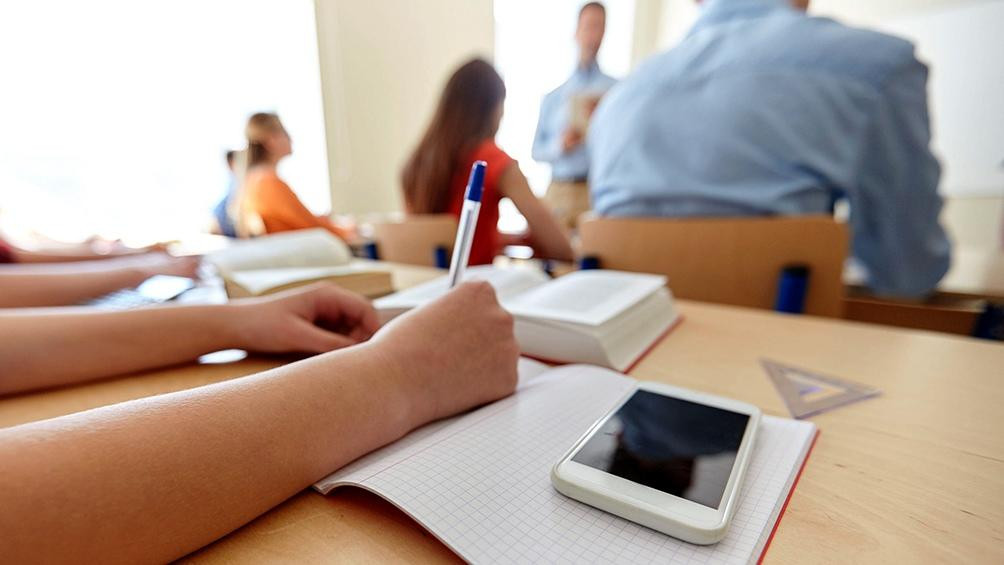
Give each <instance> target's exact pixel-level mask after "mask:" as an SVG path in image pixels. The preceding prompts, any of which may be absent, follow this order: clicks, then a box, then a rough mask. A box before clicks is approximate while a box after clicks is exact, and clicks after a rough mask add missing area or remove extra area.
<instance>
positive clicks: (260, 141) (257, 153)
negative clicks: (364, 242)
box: [238, 113, 352, 240]
mask: <svg viewBox="0 0 1004 565" xmlns="http://www.w3.org/2000/svg"><path fill="white" fill-rule="evenodd" d="M245 134H246V135H247V141H248V147H247V155H246V158H247V163H246V166H247V171H246V173H245V174H244V180H243V183H242V187H241V190H240V204H239V206H238V208H239V210H240V216H241V217H240V220H239V223H241V222H243V223H244V224H245V225H244V226H240V225H239V226H238V227H239V228H241V229H243V230H244V231H246V232H247V233H244V234H242V235H259V233H258V232H260V231H261V230H262V229H263V230H264V232H266V233H276V232H283V231H290V230H301V229H307V228H325V229H327V230H328V231H330V232H331V233H333V234H335V235H337V236H338V237H340V238H342V239H346V240H347V239H349V238H350V237H351V236H352V232H351V230H348V229H346V228H343V227H340V226H337V225H335V224H334V223H333V222H332V221H331V220H330V219H328V218H326V217H324V216H315V215H314V214H313V213H312V212H311V211H310V210H308V209H307V207H306V206H304V205H303V203H302V202H300V199H299V198H297V197H296V194H294V193H293V190H292V189H291V188H290V187H289V185H288V184H286V183H285V182H283V180H282V179H280V178H279V174H278V172H277V170H276V168H277V167H278V165H279V161H281V160H282V159H283V158H285V157H286V156H288V155H290V154H291V153H292V152H293V145H292V141H291V140H290V137H289V134H288V133H286V128H284V127H283V126H282V122H280V121H279V116H277V115H275V114H266V113H258V114H254V115H252V116H251V117H250V118H248V123H247V128H246V130H245ZM254 224H259V225H254Z"/></svg>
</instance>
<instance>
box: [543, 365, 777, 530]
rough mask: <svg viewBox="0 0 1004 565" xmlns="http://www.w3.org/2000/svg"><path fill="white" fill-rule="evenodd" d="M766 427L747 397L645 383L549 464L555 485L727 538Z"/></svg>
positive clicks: (610, 506)
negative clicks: (759, 432)
mask: <svg viewBox="0 0 1004 565" xmlns="http://www.w3.org/2000/svg"><path fill="white" fill-rule="evenodd" d="M759 425H760V409H759V408H757V407H756V406H753V405H751V404H746V403H745V402H739V401H736V400H730V399H728V398H722V397H719V396H713V395H710V394H704V393H701V392H696V391H692V390H687V389H683V388H678V387H674V386H669V385H664V384H660V383H650V382H642V383H639V385H638V388H637V389H636V390H635V391H634V393H633V394H631V395H629V396H628V397H627V398H625V399H624V401H622V402H621V403H620V404H619V405H618V406H617V407H615V408H614V409H613V410H612V411H611V412H610V414H608V415H606V416H604V417H603V418H602V419H600V421H598V422H597V423H596V424H594V425H593V427H592V428H590V430H589V431H588V432H586V434H585V435H584V436H582V438H581V439H579V441H578V442H576V443H575V445H574V446H573V447H572V449H571V450H569V451H568V453H566V454H565V456H564V457H562V458H561V460H560V461H559V462H558V464H557V465H555V466H554V468H553V469H552V470H551V482H552V483H553V484H554V488H556V489H557V490H558V492H560V493H562V494H564V495H566V496H568V497H571V498H574V499H576V500H579V501H581V502H585V503H586V504H589V505H591V506H595V507H596V508H599V509H601V510H605V511H607V512H610V513H611V514H616V515H618V516H620V517H622V518H626V519H628V520H631V521H632V522H637V523H639V524H641V525H643V526H648V527H649V528H652V529H654V530H658V531H660V532H663V533H665V534H669V535H671V536H673V537H676V538H679V539H682V540H685V541H689V542H691V543H697V544H711V543H715V542H717V541H719V540H721V539H722V538H723V537H725V532H726V530H727V528H728V526H729V522H730V521H731V519H732V515H733V514H734V513H735V510H736V505H737V498H738V495H739V487H740V485H741V484H742V480H743V475H744V474H745V472H746V466H747V465H748V463H749V459H750V454H751V452H752V449H753V440H754V438H755V436H756V431H757V428H758V427H759Z"/></svg>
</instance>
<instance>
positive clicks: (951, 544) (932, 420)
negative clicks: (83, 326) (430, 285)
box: [0, 268, 1004, 563]
mask: <svg viewBox="0 0 1004 565" xmlns="http://www.w3.org/2000/svg"><path fill="white" fill-rule="evenodd" d="M399 272H400V273H401V275H400V277H401V278H400V279H399V280H401V281H406V282H409V283H412V284H413V283H416V282H419V281H420V280H424V279H425V278H428V277H430V276H433V275H435V274H438V273H436V272H435V271H432V272H430V270H425V269H416V268H409V269H405V270H402V271H399ZM681 309H682V311H683V313H684V315H685V317H686V320H685V321H684V323H683V324H682V325H681V326H680V327H678V328H677V329H676V330H675V331H674V332H673V333H671V334H670V335H669V336H668V337H667V338H666V339H665V340H664V341H663V342H662V343H661V344H659V345H658V346H657V347H656V348H655V349H654V350H653V351H652V353H651V354H650V355H649V356H648V357H647V358H646V359H645V360H644V361H643V362H642V363H641V364H639V366H638V367H636V368H635V369H634V370H633V371H632V375H633V376H635V377H638V378H641V379H649V380H657V381H663V382H668V383H673V384H678V385H682V386H687V387H691V388H695V389H700V390H705V391H708V392H712V393H717V394H723V395H727V396H732V397H735V398H739V399H742V400H746V401H748V402H752V403H754V404H757V405H759V406H761V407H762V408H763V409H764V410H765V411H766V412H767V413H770V414H779V415H784V414H785V411H784V406H783V404H782V402H781V400H780V398H779V397H778V396H777V394H776V393H775V391H774V389H773V387H772V385H771V384H770V382H769V380H768V379H767V377H766V375H765V374H764V373H763V371H762V369H761V368H760V367H759V364H758V360H759V359H760V358H761V357H766V358H770V359H775V360H777V361H780V362H784V363H788V364H792V365H796V366H801V367H804V368H806V369H812V370H815V371H819V372H823V373H828V374H832V375H835V376H840V377H844V378H848V379H853V380H857V381H860V382H863V383H867V384H870V385H874V386H877V387H879V388H881V389H882V390H883V391H884V393H883V395H882V396H880V397H878V398H875V399H871V400H866V401H863V402H860V403H858V404H854V405H850V406H847V407H844V408H841V409H838V410H835V411H833V412H830V413H826V414H822V415H820V416H817V417H815V418H813V421H815V422H816V423H817V424H818V425H819V427H820V429H821V430H822V435H821V436H820V438H819V441H818V443H817V445H816V448H815V450H814V452H813V454H812V456H811V458H810V459H809V462H808V465H807V467H806V470H805V472H804V474H803V476H802V479H801V482H800V483H799V485H798V488H797V490H796V491H795V494H794V496H793V497H792V499H791V503H790V505H789V506H788V510H787V512H786V514H785V516H784V519H783V520H782V521H781V524H780V527H779V529H778V531H777V535H776V537H775V538H774V541H773V543H772V544H771V547H770V550H769V551H768V553H767V559H766V560H767V562H768V563H801V562H805V561H807V560H813V561H827V562H835V563H846V562H862V561H867V562H876V561H883V562H891V561H900V562H904V563H914V562H967V563H977V562H984V563H1002V562H1004V436H1002V434H1001V432H1002V430H1004V410H1002V407H1004V345H1001V344H998V343H992V342H981V341H977V340H972V339H968V338H959V337H953V336H945V335H940V334H934V333H928V332H919V331H907V330H897V329H889V328H882V327H878V326H868V325H863V324H856V323H851V322H844V321H838V320H824V319H816V318H809V317H793V316H786V315H781V314H775V313H772V312H763V311H756V310H747V309H740V308H733V307H726V306H713V305H707V304H700V303H694V302H685V301H684V302H681ZM277 363H278V361H277V360H274V359H273V360H268V359H258V358H252V359H247V360H244V361H240V362H236V363H231V364H225V365H192V366H186V367H179V368H174V369H170V370H165V371H158V372H154V373H150V374H147V375H138V376H130V377H125V378H118V379H112V380H107V381H103V382H98V383H92V384H89V385H83V386H78V387H72V388H66V389H61V390H56V391H51V392H44V393H39V394H29V395H21V396H16V397H10V398H6V399H2V400H0V426H10V425H14V424H18V423H21V422H28V421H32V420H38V419H42V418H47V417H52V416H57V415H60V414H67V413H70V412H75V411H79V410H84V409H87V408H91V407H95V406H101V405H106V404H110V403H113V402H119V401H123V400H127V399H130V398H138V397H142V396H147V395H151V394H159V393H163V392H168V391H174V390H180V389H184V388H189V387H193V386H198V385H202V384H206V383H210V382H215V381H219V380H223V379H227V378H232V377H236V376H240V375H245V374H249V373H252V372H255V371H259V370H262V369H265V368H268V367H272V366H274V365H276V364H277ZM187 560H188V561H191V562H196V563H200V562H207V563H208V562H213V563H238V562H240V563H244V562H255V561H257V562H263V561H308V562H320V561H324V562H358V561H389V560H396V561H435V562H447V561H453V562H455V561H457V558H456V557H455V556H454V555H453V554H452V553H450V552H449V551H448V550H447V549H446V548H445V547H444V546H443V545H441V544H440V543H439V542H438V541H437V540H435V538H433V537H432V536H431V535H429V534H427V533H426V532H424V531H423V530H422V529H421V528H419V527H418V526H417V525H416V524H415V523H414V522H412V521H410V520H409V519H408V518H407V517H406V516H405V515H403V514H402V513H400V512H399V511H397V510H396V509H394V508H393V507H392V506H391V505H390V504H388V503H386V502H384V501H382V500H381V499H379V498H377V497H376V496H374V495H370V494H367V493H365V492H362V491H357V490H353V489H343V490H342V491H336V493H335V494H333V495H332V496H329V497H323V496H320V495H319V494H317V493H315V492H313V491H311V490H305V491H303V492H301V493H300V494H299V495H297V496H295V497H294V498H292V499H290V500H288V501H286V502H285V503H284V504H282V505H280V506H278V507H276V508H274V509H273V510H271V511H270V512H268V513H267V514H265V515H263V516H261V517H259V518H258V519H256V520H255V521H253V522H251V523H250V524H248V525H247V526H245V527H243V528H241V529H240V530H237V531H236V532H233V533H232V534H230V535H228V536H227V537H225V538H223V539H221V540H219V541H217V542H216V543H214V544H212V545H210V546H208V547H206V548H204V549H203V550H201V551H199V552H197V553H195V554H193V555H191V556H189V557H188V558H187Z"/></svg>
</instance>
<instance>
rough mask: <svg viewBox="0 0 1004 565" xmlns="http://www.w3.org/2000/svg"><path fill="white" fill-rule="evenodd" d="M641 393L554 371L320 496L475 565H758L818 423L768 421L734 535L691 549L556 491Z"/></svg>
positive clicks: (326, 484) (352, 471) (381, 457)
mask: <svg viewBox="0 0 1004 565" xmlns="http://www.w3.org/2000/svg"><path fill="white" fill-rule="evenodd" d="M634 387H635V381H634V380H632V379H628V378H626V377H624V376H621V375H618V374H616V373H613V372H611V371H607V370H605V369H600V368H596V367H587V366H582V365H573V366H566V367H562V368H559V369H555V370H552V371H548V372H547V373H545V374H544V375H543V376H541V377H539V378H537V379H536V380H534V381H533V382H532V383H531V384H530V385H529V386H525V387H524V388H522V389H521V390H520V392H519V393H518V394H517V395H515V396H513V397H510V398H508V399H505V400H503V401H500V402H496V403H494V404H491V405H489V406H486V407H484V408H482V409H480V410H477V411H474V412H471V413H469V414H466V415H463V416H460V417H457V418H454V419H452V420H447V421H445V422H438V423H436V424H433V425H432V426H427V427H425V428H422V429H420V430H417V431H416V432H415V433H413V434H410V435H408V436H406V437H405V438H404V439H403V440H401V441H399V442H397V443H395V444H392V445H391V446H388V447H387V448H384V449H382V450H379V451H377V452H374V453H372V454H370V455H369V456H367V457H364V458H362V459H360V460H358V461H356V462H355V463H353V464H351V465H349V466H347V467H345V468H343V469H341V470H340V471H338V472H336V473H335V474H333V475H331V476H329V477H327V478H325V479H324V480H322V481H321V482H320V483H318V484H317V485H315V488H317V489H318V490H319V491H321V492H324V493H327V492H329V491H330V490H331V489H333V488H335V487H337V486H341V485H355V486H360V487H363V488H366V489H368V490H371V491H373V492H375V493H377V494H379V495H381V496H383V497H384V498H386V499H388V500H389V501H391V502H392V503H394V504H395V505H396V506H398V507H399V508H401V509H402V510H404V511H405V512H406V513H408V514H409V515H411V516H412V517H413V518H414V519H416V520H417V521H418V522H420V523H421V524H422V525H423V526H425V527H426V528H427V529H428V530H429V531H430V532H432V533H433V534H434V535H436V536H437V537H438V538H439V539H440V540H442V541H443V542H444V543H445V544H446V545H448V546H449V547H450V548H451V549H453V550H454V551H455V552H456V553H458V554H459V555H460V556H461V557H463V558H464V559H466V560H468V561H470V562H474V563H484V562H498V561H502V562H515V563H531V562H533V563H536V562H548V563H573V562H574V563H581V562H620V563H627V562H639V561H644V562H659V563H708V562H730V563H746V562H753V561H756V559H757V558H758V557H759V555H760V552H761V551H762V548H763V545H764V544H765V542H766V540H767V537H768V536H769V533H770V530H771V528H772V526H773V524H774V522H775V521H776V519H777V515H778V513H779V511H780V508H781V506H782V504H783V502H784V499H785V495H786V494H787V492H788V490H789V489H790V488H791V484H792V481H793V480H794V477H795V475H796V474H797V472H798V469H799V468H800V466H801V461H802V460H803V459H804V457H805V453H806V451H807V449H808V447H809V445H810V443H811V440H812V438H813V437H814V435H815V426H814V425H813V424H811V423H808V422H797V421H794V420H783V419H778V418H772V417H769V416H766V417H764V418H763V419H762V421H761V429H760V430H759V434H758V438H757V442H756V444H755V446H754V450H753V459H752V460H751V461H750V466H749V468H748V469H747V476H746V478H745V482H744V485H743V490H742V493H741V496H740V502H739V506H738V508H737V511H736V514H735V516H734V517H733V520H732V524H731V526H730V528H729V533H728V534H727V536H726V537H725V539H724V540H722V541H721V542H719V543H717V544H715V545H712V546H697V545H692V544H689V543H686V542H682V541H679V540H676V539H674V538H671V537H669V536H666V535H664V534H661V533H659V532H656V531H654V530H650V529H648V528H645V527H644V526H639V525H637V524H634V523H633V522H629V521H627V520H624V519H622V518H619V517H617V516H613V515H611V514H607V513H606V512H603V511H601V510H598V509H595V508H592V507H590V506H588V505H585V504H583V503H580V502H578V501H575V500H572V499H569V498H566V497H564V496H562V495H561V494H559V493H558V492H557V491H555V490H554V488H553V487H552V486H551V482H550V470H551V466H553V465H554V464H555V463H556V462H557V461H558V459H560V458H561V456H562V455H564V454H565V452H566V451H567V450H568V448H570V447H571V446H572V445H573V444H574V442H575V441H576V440H577V439H578V438H579V437H580V436H581V435H582V434H583V433H584V432H585V431H586V430H587V429H588V428H589V427H590V426H591V425H592V424H593V423H594V422H595V421H596V420H597V419H599V418H600V417H602V416H603V415H605V414H606V413H607V412H609V411H610V410H611V409H612V408H613V407H614V406H615V405H616V404H617V402H618V400H620V399H621V398H622V397H623V396H624V395H626V394H628V393H630V392H631V391H633V390H634Z"/></svg>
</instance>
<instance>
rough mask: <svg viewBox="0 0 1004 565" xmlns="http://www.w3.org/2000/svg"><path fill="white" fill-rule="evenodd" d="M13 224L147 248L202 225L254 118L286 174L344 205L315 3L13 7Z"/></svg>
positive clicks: (4, 194) (9, 142)
mask: <svg viewBox="0 0 1004 565" xmlns="http://www.w3.org/2000/svg"><path fill="white" fill-rule="evenodd" d="M0 52H2V53H3V54H4V55H3V57H0V76H3V82H4V86H3V88H2V89H0V106H2V108H3V112H4V118H3V127H2V134H0V213H2V214H3V215H2V217H0V226H3V227H4V228H5V229H8V230H34V231H37V232H39V233H42V234H44V235H47V236H50V237H55V238H60V239H79V238H82V237H86V236H87V235H90V234H92V233H99V234H101V235H104V236H106V237H123V238H126V239H127V240H133V241H137V242H138V241H143V240H151V239H170V238H176V237H180V236H184V235H186V234H188V233H193V232H197V231H200V230H203V229H204V228H205V227H206V226H207V225H208V223H209V221H210V220H209V218H210V212H211V209H212V207H213V205H214V203H215V202H216V201H217V200H219V198H220V197H221V196H222V194H223V192H224V190H225V188H226V186H227V182H228V172H227V170H226V168H225V164H224V158H223V154H224V151H225V150H226V149H229V148H239V147H240V146H241V145H243V126H244V122H245V120H246V118H247V116H248V115H249V114H250V113H252V112H254V111H261V110H264V111H276V112H278V113H279V115H280V117H281V118H282V119H283V121H284V122H285V124H286V127H287V129H289V131H290V134H291V135H292V137H293V147H294V154H293V155H292V156H291V157H290V158H288V159H287V160H286V161H285V162H284V163H283V166H282V169H283V170H282V171H281V174H282V175H283V176H284V177H285V178H286V179H287V180H288V182H289V183H290V185H291V186H292V187H293V188H294V190H296V191H297V193H298V194H299V195H300V197H301V198H302V199H303V200H304V202H305V203H306V204H307V205H308V206H310V207H311V208H313V209H314V210H315V211H317V212H325V211H326V210H327V208H328V206H329V205H330V204H329V203H330V196H329V184H328V167H327V152H326V148H325V142H324V120H323V111H322V107H321V92H320V76H319V70H318V62H317V41H316V32H315V25H314V9H313V3H312V2H311V1H310V0H294V1H283V0H212V1H199V0H171V1H167V0H158V1H146V2H135V1H126V0H89V1H87V2H79V1H75V0H42V1H38V2H6V3H4V4H3V5H2V7H0Z"/></svg>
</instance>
